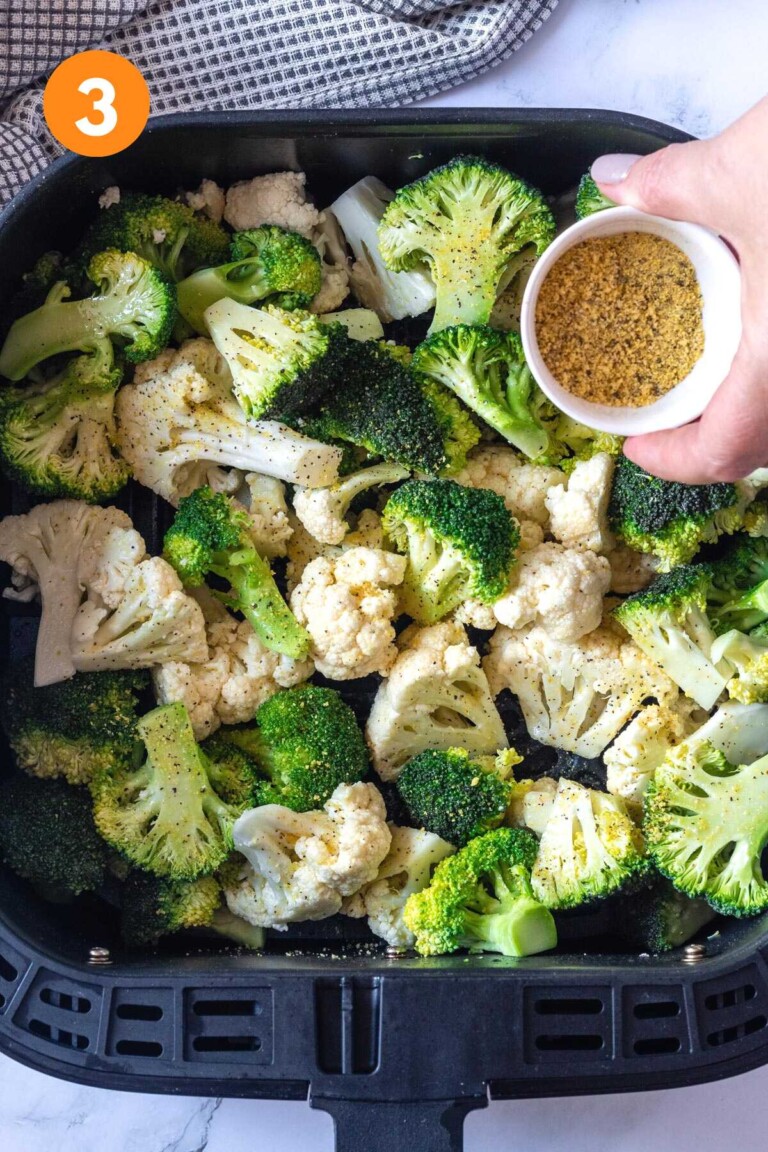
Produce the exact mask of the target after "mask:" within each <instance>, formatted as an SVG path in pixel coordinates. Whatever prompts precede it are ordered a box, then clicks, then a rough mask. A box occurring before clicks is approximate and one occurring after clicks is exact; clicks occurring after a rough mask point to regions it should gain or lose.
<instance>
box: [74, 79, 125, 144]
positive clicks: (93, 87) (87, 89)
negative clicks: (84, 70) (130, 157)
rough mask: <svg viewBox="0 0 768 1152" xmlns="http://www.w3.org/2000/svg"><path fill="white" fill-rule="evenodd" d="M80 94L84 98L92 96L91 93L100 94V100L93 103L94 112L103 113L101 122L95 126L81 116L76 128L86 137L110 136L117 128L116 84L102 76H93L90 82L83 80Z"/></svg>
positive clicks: (79, 90) (85, 117)
mask: <svg viewBox="0 0 768 1152" xmlns="http://www.w3.org/2000/svg"><path fill="white" fill-rule="evenodd" d="M78 92H82V93H83V95H84V96H90V94H91V92H98V93H99V98H98V100H94V102H93V111H94V112H99V113H101V120H100V121H99V122H98V123H97V124H94V123H93V122H92V121H91V120H90V119H89V118H88V117H87V116H81V117H80V119H79V120H76V121H75V128H79V129H80V131H81V132H82V133H83V135H85V136H108V135H109V134H110V132H112V131H113V129H114V128H115V127H116V126H117V112H116V111H115V96H116V95H117V93H116V92H115V87H114V84H110V82H109V80H104V79H103V78H102V77H101V76H91V77H90V78H89V79H88V80H83V82H82V84H81V85H80V87H79V88H78Z"/></svg>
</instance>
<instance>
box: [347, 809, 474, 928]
mask: <svg viewBox="0 0 768 1152" xmlns="http://www.w3.org/2000/svg"><path fill="white" fill-rule="evenodd" d="M389 830H390V832H391V834H392V843H391V845H390V849H389V852H388V853H387V855H386V856H385V858H384V860H383V861H382V863H381V866H380V868H379V871H378V873H377V875H376V878H375V880H372V881H371V882H370V884H366V885H364V887H362V888H361V889H360V890H359V892H356V893H355V895H354V896H351V897H349V899H348V900H347V901H345V903H344V905H343V906H342V909H341V910H342V912H344V913H345V914H346V915H347V916H357V917H360V916H367V917H368V927H369V928H370V929H371V932H373V933H374V935H376V936H381V938H382V939H383V940H386V942H387V944H389V945H390V947H391V948H412V947H413V945H414V941H415V937H414V935H413V933H412V932H411V931H410V929H409V928H407V927H406V925H405V922H404V921H403V908H404V907H405V902H406V900H407V899H408V897H409V896H412V895H413V893H414V892H421V891H422V890H423V889H424V888H426V886H427V884H429V881H430V879H431V877H432V872H433V871H434V869H435V867H436V866H437V865H438V864H439V863H440V861H441V860H444V859H445V858H446V856H451V855H452V854H453V853H454V852H455V851H456V849H455V848H454V846H453V845H452V844H449V843H448V842H447V841H446V840H441V838H440V837H439V836H436V835H435V834H434V832H427V831H426V830H425V829H424V828H400V827H398V826H397V825H396V824H390V825H389Z"/></svg>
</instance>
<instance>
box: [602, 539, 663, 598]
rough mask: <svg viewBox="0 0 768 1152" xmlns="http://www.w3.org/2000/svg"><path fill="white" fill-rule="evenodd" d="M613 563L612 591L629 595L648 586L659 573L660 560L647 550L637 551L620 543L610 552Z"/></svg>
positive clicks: (610, 559) (609, 556)
mask: <svg viewBox="0 0 768 1152" xmlns="http://www.w3.org/2000/svg"><path fill="white" fill-rule="evenodd" d="M608 562H609V564H610V565H611V588H610V591H611V592H617V593H618V594H619V595H620V596H629V595H631V593H632V592H640V591H641V590H642V589H643V588H647V587H648V585H649V584H650V583H651V581H652V580H653V578H654V577H655V576H656V574H657V566H658V560H657V558H656V557H655V556H651V555H650V554H648V553H646V552H635V550H634V548H627V546H626V544H618V545H617V546H616V547H615V548H612V549H611V551H610V552H609V553H608Z"/></svg>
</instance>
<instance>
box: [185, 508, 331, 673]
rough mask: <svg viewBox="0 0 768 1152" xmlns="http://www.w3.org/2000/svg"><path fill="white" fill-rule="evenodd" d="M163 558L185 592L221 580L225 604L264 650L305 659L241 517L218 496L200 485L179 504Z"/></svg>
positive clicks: (302, 640) (297, 628)
mask: <svg viewBox="0 0 768 1152" xmlns="http://www.w3.org/2000/svg"><path fill="white" fill-rule="evenodd" d="M163 555H164V557H165V559H166V560H167V561H168V562H169V564H172V565H173V567H174V568H175V569H176V571H177V572H178V574H179V576H180V577H181V579H182V581H183V583H184V584H186V585H187V586H188V587H191V588H195V587H198V586H199V585H200V584H202V583H203V582H204V581H205V578H206V576H207V575H208V574H209V573H213V574H214V575H216V576H219V577H220V578H221V579H222V580H226V581H227V582H228V584H229V585H230V591H229V594H228V595H227V596H226V597H225V598H224V599H225V601H226V603H227V604H228V606H229V607H230V608H233V609H235V610H236V611H238V612H242V613H243V615H244V616H245V618H246V620H248V621H249V623H250V624H251V627H252V628H253V630H254V632H255V633H256V635H257V636H258V637H259V639H260V640H261V642H262V643H263V644H264V645H265V646H266V647H267V648H269V649H271V650H272V651H273V652H281V653H282V654H283V655H284V656H291V657H293V658H294V659H301V658H303V657H304V656H306V655H307V653H308V652H309V648H310V639H309V636H308V634H307V633H306V632H305V631H304V629H303V628H302V627H301V625H300V624H299V623H298V621H297V620H296V617H295V616H294V615H293V613H292V612H291V610H290V608H289V607H288V605H287V604H286V602H285V600H284V599H283V597H282V596H281V595H280V592H279V590H278V587H277V585H276V584H275V580H274V577H273V575H272V571H271V569H270V567H269V564H268V563H267V561H266V560H265V559H264V558H263V557H262V556H260V555H259V553H258V552H257V551H256V548H255V546H254V543H253V539H252V537H251V535H250V521H249V519H248V514H247V512H246V511H245V509H243V508H240V507H238V506H237V505H236V504H234V503H233V502H232V501H231V500H230V499H229V498H228V497H227V496H225V495H224V494H223V493H221V492H214V491H213V490H212V489H211V488H208V487H207V486H206V487H204V488H197V489H196V490H195V491H194V492H193V493H192V495H191V496H185V497H184V498H183V499H182V500H181V501H180V502H179V508H178V511H177V513H176V516H175V518H174V521H173V524H172V525H171V527H170V528H169V529H168V531H167V532H166V534H165V539H164V541H163Z"/></svg>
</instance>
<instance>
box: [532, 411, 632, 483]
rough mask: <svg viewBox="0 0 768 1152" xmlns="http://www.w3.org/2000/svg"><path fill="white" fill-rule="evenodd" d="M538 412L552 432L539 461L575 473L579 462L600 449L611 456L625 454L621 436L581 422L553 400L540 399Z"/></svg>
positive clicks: (590, 456) (589, 457) (545, 426)
mask: <svg viewBox="0 0 768 1152" xmlns="http://www.w3.org/2000/svg"><path fill="white" fill-rule="evenodd" d="M536 412H537V415H538V418H539V420H540V421H541V423H542V424H543V426H544V428H546V430H547V432H548V433H549V445H548V447H547V449H546V451H545V453H544V455H543V456H540V457H538V458H537V460H536V463H537V464H549V465H551V466H553V467H556V468H560V469H562V471H563V472H567V473H571V472H572V471H573V469H574V468H575V467H576V465H577V464H580V463H581V462H582V461H584V460H591V459H592V457H593V456H596V455H597V454H598V453H599V452H607V453H608V455H609V456H619V455H620V454H621V449H622V445H623V443H624V440H623V438H622V437H621V436H614V435H613V433H611V432H598V431H597V429H596V428H589V427H587V425H586V424H580V423H579V421H578V420H574V419H573V417H572V416H566V415H565V413H564V412H561V411H560V409H559V408H556V407H555V405H554V404H552V402H551V401H549V400H544V399H543V398H542V402H541V403H540V404H539V403H537V406H536Z"/></svg>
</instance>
